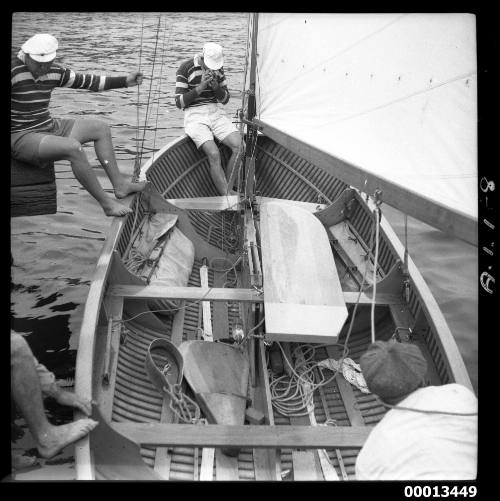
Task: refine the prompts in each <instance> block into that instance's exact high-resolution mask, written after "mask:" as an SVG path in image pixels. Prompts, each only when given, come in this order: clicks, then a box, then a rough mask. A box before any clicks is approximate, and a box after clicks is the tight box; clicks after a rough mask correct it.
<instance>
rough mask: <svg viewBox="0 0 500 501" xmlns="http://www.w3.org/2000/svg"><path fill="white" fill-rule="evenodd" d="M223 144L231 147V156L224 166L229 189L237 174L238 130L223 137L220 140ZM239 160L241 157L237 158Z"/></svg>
mask: <svg viewBox="0 0 500 501" xmlns="http://www.w3.org/2000/svg"><path fill="white" fill-rule="evenodd" d="M222 142H223V143H224V144H225V145H227V146H229V147H230V148H231V152H232V153H231V157H230V158H229V161H228V162H227V166H226V178H227V180H228V188H229V190H230V191H232V189H233V185H234V181H235V180H236V176H237V174H238V166H237V165H236V160H237V159H238V155H239V153H240V149H241V142H240V134H239V133H238V132H231V134H229V136H227V137H225V138H224V140H223V141H222ZM239 160H240V161H241V158H240V159H239Z"/></svg>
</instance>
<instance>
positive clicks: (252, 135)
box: [243, 12, 259, 197]
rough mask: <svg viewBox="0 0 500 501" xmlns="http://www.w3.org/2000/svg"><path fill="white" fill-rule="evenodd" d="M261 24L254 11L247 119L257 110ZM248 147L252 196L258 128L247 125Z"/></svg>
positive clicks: (247, 188)
mask: <svg viewBox="0 0 500 501" xmlns="http://www.w3.org/2000/svg"><path fill="white" fill-rule="evenodd" d="M258 26H259V13H258V12H254V13H253V14H252V52H251V54H250V72H249V75H250V82H249V88H248V103H247V116H246V120H247V123H248V121H251V120H253V117H254V116H255V111H256V100H255V76H256V68H257V34H258ZM246 136H247V137H246V148H245V159H244V167H245V168H244V170H243V173H244V174H243V175H244V186H245V196H246V197H251V196H252V195H253V193H254V185H253V183H254V175H255V155H254V153H255V151H252V145H254V144H255V143H256V141H257V128H256V127H251V126H249V127H247V135H246Z"/></svg>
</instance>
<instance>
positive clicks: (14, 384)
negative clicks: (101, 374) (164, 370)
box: [10, 331, 98, 469]
mask: <svg viewBox="0 0 500 501" xmlns="http://www.w3.org/2000/svg"><path fill="white" fill-rule="evenodd" d="M10 342H11V346H10V371H11V392H12V397H13V399H14V402H15V403H16V405H17V407H18V408H19V410H20V411H21V413H22V415H23V417H24V419H25V420H26V423H27V425H28V427H29V430H30V432H31V434H32V436H33V438H34V440H35V442H36V447H37V449H38V453H39V455H40V456H41V457H43V458H46V459H48V458H51V457H53V456H55V455H56V454H57V453H59V452H60V451H61V450H62V449H63V448H64V447H66V446H67V445H70V444H72V443H73V442H76V441H77V440H79V439H81V438H83V437H84V436H85V435H87V433H89V432H90V431H91V430H93V429H94V428H95V427H96V426H97V424H98V423H97V421H94V420H93V419H88V418H84V419H79V420H77V421H74V422H72V423H68V424H63V425H59V426H54V425H52V424H51V423H50V422H49V421H48V419H47V416H46V415H45V409H44V406H43V400H42V396H45V397H51V398H53V399H54V400H55V401H56V402H58V403H59V404H61V405H67V406H69V407H74V408H75V409H78V410H79V411H81V412H83V413H84V414H85V415H87V416H90V415H91V413H92V406H91V403H90V402H89V401H87V400H85V399H83V398H80V397H79V396H78V395H75V394H74V393H72V392H69V391H66V390H64V389H62V388H60V387H59V386H58V384H57V383H56V381H55V377H54V374H52V373H51V372H49V371H48V370H47V368H46V367H45V366H44V365H42V364H40V363H39V362H38V361H37V359H36V358H35V357H34V355H33V353H32V351H31V349H30V347H29V345H28V343H27V342H26V341H25V340H24V338H23V337H22V336H21V335H20V334H17V333H16V332H13V331H11V334H10ZM33 462H34V461H33V459H32V458H31V459H30V458H29V457H26V456H13V467H14V468H15V469H19V468H20V467H25V466H30V465H31V464H30V463H33Z"/></svg>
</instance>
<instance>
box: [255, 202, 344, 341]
mask: <svg viewBox="0 0 500 501" xmlns="http://www.w3.org/2000/svg"><path fill="white" fill-rule="evenodd" d="M260 226H261V250H262V261H263V276H264V304H265V310H266V337H267V339H268V340H270V341H304V342H327V341H335V340H336V339H337V335H338V333H339V332H340V329H341V328H342V326H343V325H344V322H345V320H346V318H347V308H346V306H345V302H344V297H343V292H342V288H341V285H340V280H339V277H338V273H337V268H336V266H335V260H334V258H333V255H332V251H331V248H330V243H329V240H328V236H327V234H326V231H325V229H324V227H323V225H322V224H321V222H320V221H319V220H318V219H317V218H316V217H315V216H314V215H313V214H311V213H309V212H307V211H305V210H303V209H300V208H298V207H295V206H289V205H284V204H279V203H277V202H269V203H266V204H263V205H262V207H261V216H260Z"/></svg>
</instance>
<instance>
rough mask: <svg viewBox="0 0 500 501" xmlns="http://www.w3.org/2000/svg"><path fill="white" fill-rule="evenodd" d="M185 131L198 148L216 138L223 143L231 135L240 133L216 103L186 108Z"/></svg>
mask: <svg viewBox="0 0 500 501" xmlns="http://www.w3.org/2000/svg"><path fill="white" fill-rule="evenodd" d="M184 130H185V131H186V134H187V135H188V136H189V137H190V138H191V139H192V140H193V141H194V144H196V147H197V148H200V146H201V145H202V144H203V143H205V142H207V141H213V139H214V136H215V137H216V138H217V139H218V140H219V141H223V140H224V139H225V138H226V137H227V136H229V134H231V133H233V132H238V129H237V128H236V126H235V125H234V124H233V123H232V122H231V120H229V118H227V116H226V114H225V113H224V111H223V110H221V109H220V108H219V106H217V104H216V103H209V104H204V105H202V106H193V107H190V108H186V109H185V110H184Z"/></svg>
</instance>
